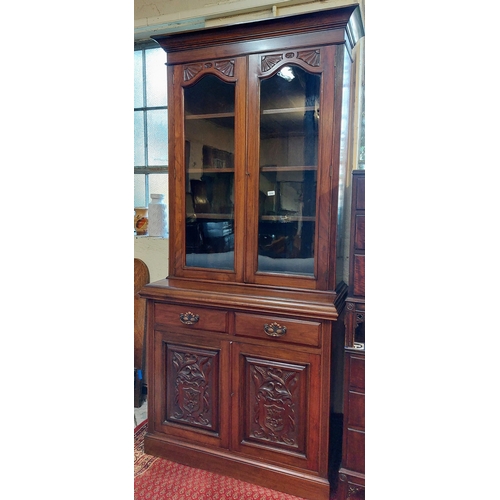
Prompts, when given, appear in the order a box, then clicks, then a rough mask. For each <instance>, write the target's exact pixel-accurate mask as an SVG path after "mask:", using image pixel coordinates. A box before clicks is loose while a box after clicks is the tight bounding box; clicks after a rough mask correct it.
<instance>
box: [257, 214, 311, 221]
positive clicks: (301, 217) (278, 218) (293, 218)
mask: <svg viewBox="0 0 500 500" xmlns="http://www.w3.org/2000/svg"><path fill="white" fill-rule="evenodd" d="M259 218H260V220H265V221H274V222H298V221H302V222H314V221H315V220H316V217H314V216H305V215H261V216H260V217H259Z"/></svg>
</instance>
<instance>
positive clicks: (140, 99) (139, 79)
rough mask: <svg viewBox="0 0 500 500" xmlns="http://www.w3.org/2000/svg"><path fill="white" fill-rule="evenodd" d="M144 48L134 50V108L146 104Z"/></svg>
mask: <svg viewBox="0 0 500 500" xmlns="http://www.w3.org/2000/svg"><path fill="white" fill-rule="evenodd" d="M143 82H144V79H143V75H142V50H134V108H142V107H143V106H144V91H143Z"/></svg>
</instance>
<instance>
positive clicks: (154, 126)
mask: <svg viewBox="0 0 500 500" xmlns="http://www.w3.org/2000/svg"><path fill="white" fill-rule="evenodd" d="M147 120H148V166H150V167H152V166H160V165H167V163H168V159H167V156H168V129H167V110H166V109H155V110H150V111H147Z"/></svg>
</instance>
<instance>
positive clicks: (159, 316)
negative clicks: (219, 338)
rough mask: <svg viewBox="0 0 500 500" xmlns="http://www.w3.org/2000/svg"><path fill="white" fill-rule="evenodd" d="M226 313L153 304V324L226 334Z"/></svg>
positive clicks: (175, 305)
mask: <svg viewBox="0 0 500 500" xmlns="http://www.w3.org/2000/svg"><path fill="white" fill-rule="evenodd" d="M227 317H228V312H227V311H221V310H219V309H209V308H206V307H198V306H193V305H177V304H155V322H156V323H161V324H163V325H168V326H175V327H184V328H189V329H193V330H209V331H212V332H227V325H228V321H227Z"/></svg>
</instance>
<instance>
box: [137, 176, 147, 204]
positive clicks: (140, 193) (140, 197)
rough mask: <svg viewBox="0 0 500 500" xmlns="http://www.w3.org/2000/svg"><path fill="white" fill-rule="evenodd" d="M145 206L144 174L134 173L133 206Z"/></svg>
mask: <svg viewBox="0 0 500 500" xmlns="http://www.w3.org/2000/svg"><path fill="white" fill-rule="evenodd" d="M146 206H147V204H146V176H145V175H144V174H134V207H146Z"/></svg>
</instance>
